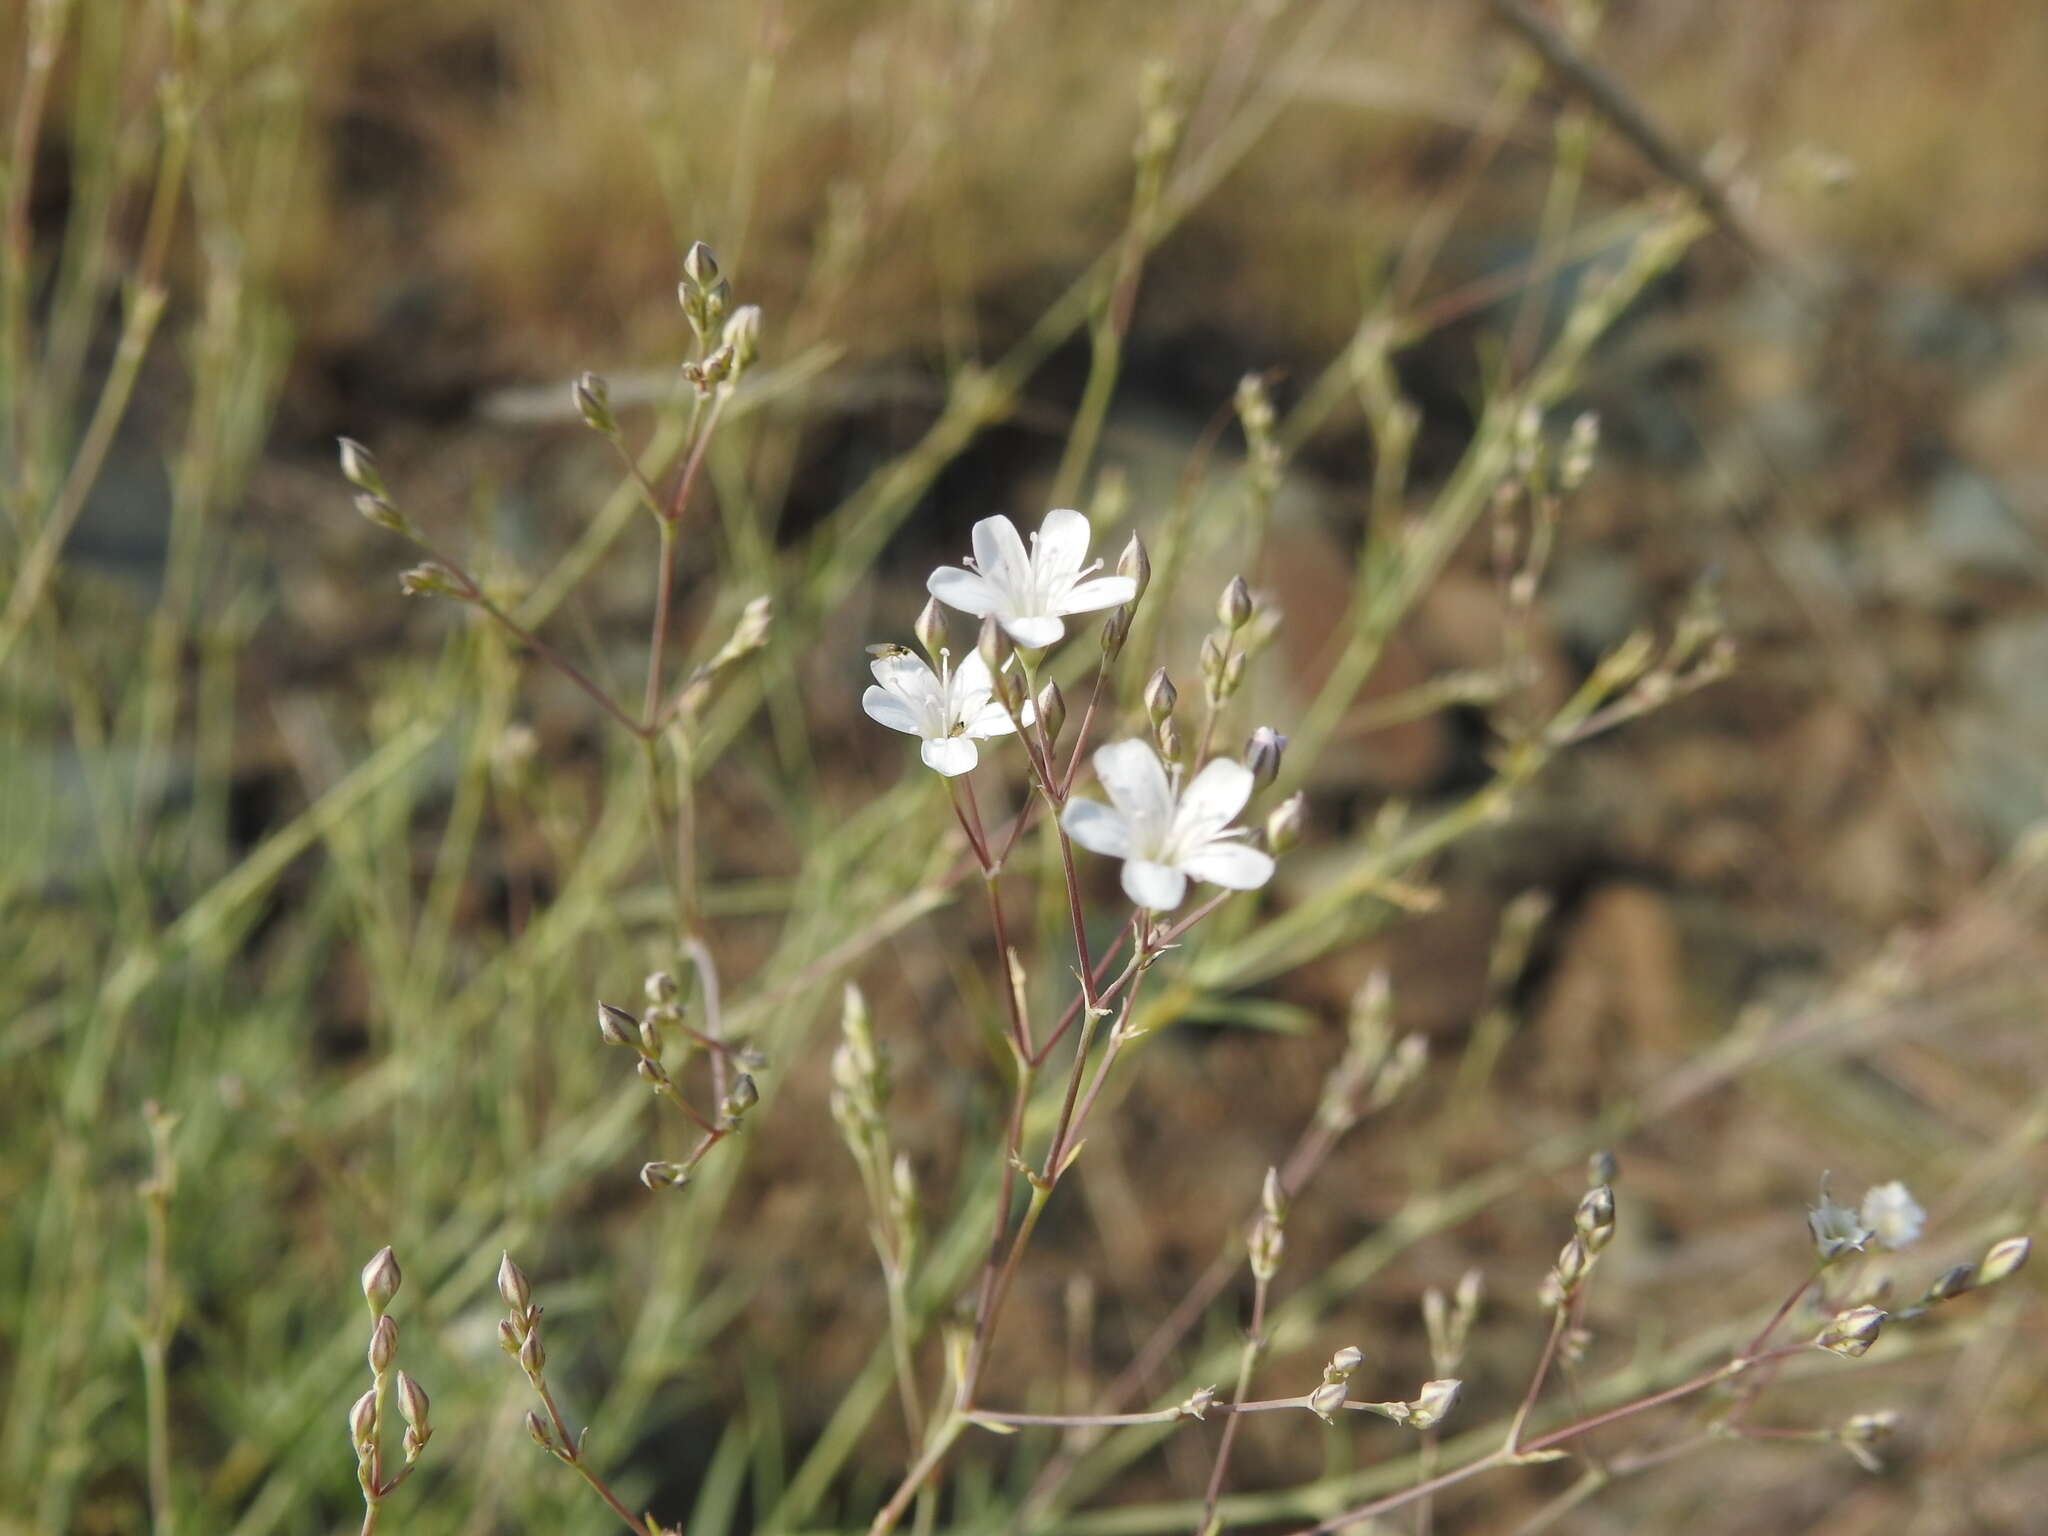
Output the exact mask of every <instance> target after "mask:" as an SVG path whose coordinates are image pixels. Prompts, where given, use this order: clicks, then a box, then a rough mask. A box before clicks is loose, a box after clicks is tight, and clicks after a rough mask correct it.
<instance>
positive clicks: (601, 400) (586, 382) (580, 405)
mask: <svg viewBox="0 0 2048 1536" xmlns="http://www.w3.org/2000/svg"><path fill="white" fill-rule="evenodd" d="M570 393H571V395H572V396H573V397H574V399H575V401H576V414H577V415H578V416H581V417H582V418H583V425H585V426H586V427H588V428H590V430H591V431H593V432H595V433H597V434H598V435H599V436H600V437H617V436H618V435H619V423H618V419H617V418H616V417H614V416H613V415H612V391H611V386H610V385H609V384H607V383H606V382H605V381H604V379H603V377H602V376H601V375H599V374H595V373H579V374H578V375H576V383H575V386H574V387H573V389H572V390H571V391H570Z"/></svg>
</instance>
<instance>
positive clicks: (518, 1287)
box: [498, 1253, 533, 1316]
mask: <svg viewBox="0 0 2048 1536" xmlns="http://www.w3.org/2000/svg"><path fill="white" fill-rule="evenodd" d="M498 1296H499V1298H500V1299H501V1300H502V1301H503V1302H504V1303H505V1305H506V1306H508V1307H510V1308H511V1309H512V1310H513V1311H514V1312H517V1313H519V1314H520V1315H521V1316H524V1315H525V1313H526V1309H527V1308H528V1307H529V1306H531V1305H533V1287H532V1286H530V1285H528V1284H527V1283H526V1271H525V1270H523V1269H521V1268H520V1267H519V1266H518V1265H517V1264H514V1263H513V1262H512V1255H511V1254H509V1253H507V1254H504V1255H502V1256H501V1257H500V1258H499V1260H498Z"/></svg>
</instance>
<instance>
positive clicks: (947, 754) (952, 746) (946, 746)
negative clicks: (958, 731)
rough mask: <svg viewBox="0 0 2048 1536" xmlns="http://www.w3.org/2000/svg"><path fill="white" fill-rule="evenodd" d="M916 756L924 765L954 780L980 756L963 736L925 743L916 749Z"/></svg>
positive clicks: (947, 737) (971, 743) (972, 744)
mask: <svg viewBox="0 0 2048 1536" xmlns="http://www.w3.org/2000/svg"><path fill="white" fill-rule="evenodd" d="M917 755H918V756H919V757H921V758H923V759H924V765H925V767H927V768H930V769H933V770H934V771H936V772H938V773H943V774H944V775H945V776H946V777H947V778H949V779H951V778H956V777H958V776H959V775H960V774H963V773H965V772H967V770H968V769H970V768H972V767H973V766H974V764H975V761H976V760H977V758H978V757H979V756H980V754H979V753H978V752H977V751H976V750H975V746H974V743H973V742H971V741H969V740H968V739H967V738H966V737H965V736H946V737H942V738H941V739H940V740H938V741H927V742H926V743H925V744H924V745H923V746H922V747H920V748H918V752H917Z"/></svg>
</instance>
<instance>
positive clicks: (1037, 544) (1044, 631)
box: [926, 507, 1138, 649]
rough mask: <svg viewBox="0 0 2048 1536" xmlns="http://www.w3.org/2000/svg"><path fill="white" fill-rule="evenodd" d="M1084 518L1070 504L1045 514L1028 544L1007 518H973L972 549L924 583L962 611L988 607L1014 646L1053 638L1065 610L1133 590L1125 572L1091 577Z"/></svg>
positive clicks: (1118, 599)
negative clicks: (963, 562)
mask: <svg viewBox="0 0 2048 1536" xmlns="http://www.w3.org/2000/svg"><path fill="white" fill-rule="evenodd" d="M1088 539H1089V527H1088V519H1087V518H1086V517H1084V516H1082V515H1081V514H1080V513H1079V512H1075V511H1073V510H1072V509H1070V508H1064V507H1063V508H1060V509H1058V510H1056V511H1052V512H1048V513H1046V514H1045V521H1044V523H1042V524H1041V525H1040V526H1039V529H1038V532H1036V533H1034V534H1033V535H1032V536H1031V548H1030V549H1029V550H1028V551H1027V550H1026V549H1025V547H1024V540H1023V539H1022V537H1020V536H1019V534H1018V532H1017V528H1016V525H1015V524H1013V523H1012V522H1011V521H1010V520H1009V519H1008V518H1007V517H985V518H983V519H982V520H981V521H980V522H978V523H976V524H975V525H974V555H973V558H971V559H970V560H969V561H968V562H967V566H966V568H965V569H962V568H961V567H960V566H957V565H943V566H940V567H939V569H937V570H936V571H933V572H932V574H931V580H930V581H929V582H927V583H926V586H927V587H928V588H929V590H930V592H931V594H932V596H933V597H936V598H937V599H938V600H939V601H940V602H942V603H944V604H946V605H947V606H948V607H952V608H958V609H959V610H960V611H961V612H962V613H972V614H976V615H981V614H993V615H994V616H995V618H996V622H997V623H999V624H1001V625H1002V626H1003V628H1004V629H1005V630H1006V631H1008V633H1009V636H1010V638H1011V639H1012V640H1014V641H1016V642H1017V644H1019V645H1025V646H1030V647H1032V648H1034V649H1036V648H1037V647H1040V646H1047V645H1051V644H1053V643H1054V642H1055V641H1057V640H1058V639H1059V638H1060V637H1061V636H1062V635H1064V634H1065V633H1066V632H1067V626H1066V624H1065V623H1064V622H1063V621H1064V620H1065V618H1066V616H1067V615H1069V614H1075V613H1090V612H1093V611H1094V610H1095V609H1097V608H1114V607H1116V606H1117V604H1119V603H1128V602H1130V601H1131V600H1132V599H1133V598H1135V597H1136V596H1137V595H1138V584H1137V582H1136V581H1134V580H1132V579H1131V578H1130V577H1128V576H1096V577H1095V578H1094V579H1093V580H1089V579H1087V578H1088V577H1089V576H1090V574H1091V573H1092V572H1095V571H1097V570H1100V569H1101V568H1102V562H1101V561H1100V560H1095V561H1090V560H1089V558H1088Z"/></svg>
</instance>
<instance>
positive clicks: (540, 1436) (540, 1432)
mask: <svg viewBox="0 0 2048 1536" xmlns="http://www.w3.org/2000/svg"><path fill="white" fill-rule="evenodd" d="M526 1432H527V1434H529V1435H531V1436H532V1437H533V1443H534V1444H535V1445H537V1446H539V1447H540V1448H541V1449H542V1450H544V1451H552V1450H553V1449H554V1448H555V1442H554V1441H553V1440H551V1439H549V1438H548V1427H547V1425H545V1424H543V1423H542V1422H541V1418H540V1415H539V1414H537V1413H535V1412H534V1411H533V1410H532V1409H531V1408H529V1409H527V1410H526Z"/></svg>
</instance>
